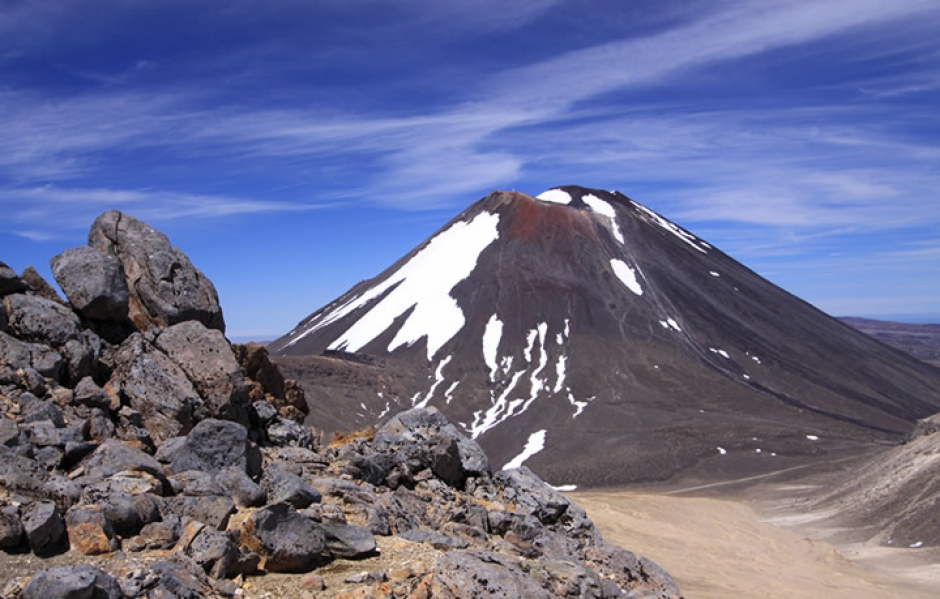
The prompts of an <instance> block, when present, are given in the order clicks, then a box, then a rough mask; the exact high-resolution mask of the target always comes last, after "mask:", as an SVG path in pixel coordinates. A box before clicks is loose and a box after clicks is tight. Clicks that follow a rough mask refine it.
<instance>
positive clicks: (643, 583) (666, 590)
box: [584, 543, 682, 598]
mask: <svg viewBox="0 0 940 599" xmlns="http://www.w3.org/2000/svg"><path fill="white" fill-rule="evenodd" d="M584 559H585V561H586V562H587V564H588V565H590V566H593V567H595V568H596V569H597V570H598V572H599V573H600V574H601V575H602V576H604V577H607V578H610V579H612V580H614V581H615V582H616V583H617V584H618V585H619V586H621V587H622V588H624V589H630V590H631V592H632V593H634V594H633V595H631V596H636V597H644V596H653V597H664V598H676V597H681V596H682V594H681V592H680V591H679V587H678V586H677V585H676V583H675V581H673V580H672V577H670V576H669V574H667V573H666V572H665V571H664V570H663V569H662V568H660V567H659V566H657V565H656V564H655V563H653V562H651V561H650V560H648V559H646V558H640V559H637V557H636V555H634V554H633V553H632V552H630V551H627V550H626V549H623V548H621V547H617V546H616V545H611V544H609V543H601V544H598V545H594V546H591V547H588V548H586V549H585V550H584ZM647 591H650V592H651V593H650V595H645V594H644V593H645V592H647Z"/></svg>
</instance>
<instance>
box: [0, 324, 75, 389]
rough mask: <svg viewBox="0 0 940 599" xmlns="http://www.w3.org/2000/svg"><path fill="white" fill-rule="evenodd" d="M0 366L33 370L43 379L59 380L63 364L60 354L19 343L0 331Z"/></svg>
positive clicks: (48, 349) (43, 347)
mask: <svg viewBox="0 0 940 599" xmlns="http://www.w3.org/2000/svg"><path fill="white" fill-rule="evenodd" d="M0 365H7V366H9V367H10V368H12V369H13V370H16V369H19V368H33V369H35V370H36V372H38V373H39V374H41V375H42V376H44V377H48V378H51V379H55V380H59V378H60V377H61V374H62V369H63V366H64V362H63V360H62V355H61V354H59V353H58V352H56V351H55V350H53V349H51V348H49V347H48V346H46V345H42V344H40V343H28V342H25V341H21V340H19V339H17V338H15V337H12V336H11V335H8V334H7V333H4V332H3V331H0Z"/></svg>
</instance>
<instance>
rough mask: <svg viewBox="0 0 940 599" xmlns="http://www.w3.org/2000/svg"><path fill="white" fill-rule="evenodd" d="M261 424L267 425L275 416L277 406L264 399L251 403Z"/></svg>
mask: <svg viewBox="0 0 940 599" xmlns="http://www.w3.org/2000/svg"><path fill="white" fill-rule="evenodd" d="M251 407H252V408H253V409H254V411H255V415H256V416H257V417H258V423H259V424H261V426H265V427H266V426H268V425H269V424H271V423H272V422H274V419H275V418H277V408H275V407H274V406H273V405H271V404H270V403H268V402H266V401H256V402H253V403H252V404H251Z"/></svg>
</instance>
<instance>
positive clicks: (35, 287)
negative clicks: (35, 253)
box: [20, 265, 66, 306]
mask: <svg viewBox="0 0 940 599" xmlns="http://www.w3.org/2000/svg"><path fill="white" fill-rule="evenodd" d="M20 278H21V279H22V280H23V282H24V283H26V284H27V285H29V288H30V289H31V290H32V292H33V293H35V294H36V295H38V296H39V297H43V298H46V299H47V300H50V301H53V302H55V303H57V304H62V305H63V306H64V305H66V303H65V300H63V299H62V297H61V296H59V292H58V291H56V290H55V287H53V286H52V285H50V284H49V282H48V281H47V280H46V279H44V278H43V276H42V275H41V274H39V272H38V271H37V270H36V269H35V268H33V267H32V266H31V265H30V266H27V267H26V268H24V269H23V272H21V273H20Z"/></svg>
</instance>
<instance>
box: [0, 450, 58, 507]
mask: <svg viewBox="0 0 940 599" xmlns="http://www.w3.org/2000/svg"><path fill="white" fill-rule="evenodd" d="M48 478H49V473H48V472H47V471H46V469H45V468H43V467H42V465H41V464H39V463H38V462H36V461H35V460H32V459H30V458H28V457H25V456H22V455H17V454H15V453H13V452H12V451H11V450H6V451H3V452H2V453H0V486H2V487H4V488H6V489H7V491H11V492H17V493H22V494H23V495H26V496H28V497H40V496H41V494H42V492H43V485H44V484H45V482H46V480H48Z"/></svg>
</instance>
